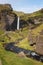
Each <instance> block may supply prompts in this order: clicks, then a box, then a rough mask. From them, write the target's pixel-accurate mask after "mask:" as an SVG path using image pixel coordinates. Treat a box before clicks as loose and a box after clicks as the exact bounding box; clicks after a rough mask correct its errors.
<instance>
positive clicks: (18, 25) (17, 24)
mask: <svg viewBox="0 0 43 65" xmlns="http://www.w3.org/2000/svg"><path fill="white" fill-rule="evenodd" d="M17 30H19V16H18V19H17Z"/></svg>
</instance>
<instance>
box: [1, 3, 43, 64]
mask: <svg viewBox="0 0 43 65" xmlns="http://www.w3.org/2000/svg"><path fill="white" fill-rule="evenodd" d="M17 16H19V17H20V26H21V27H20V29H19V30H17ZM34 20H36V21H34ZM34 22H41V23H38V24H35V23H34ZM42 22H43V9H41V10H39V11H36V12H34V13H31V14H25V13H23V12H17V11H13V9H12V7H11V5H9V4H4V5H3V6H2V5H0V65H43V63H42V62H40V61H36V60H34V59H32V58H28V57H26V56H25V57H20V56H19V54H16V53H14V52H11V51H7V50H5V48H4V44H6V43H11V42H15V43H16V44H15V46H18V47H20V48H23V49H28V50H32V51H34V47H32V46H30V45H29V44H30V41H29V37H28V36H29V30H30V29H31V30H32V33H33V34H34V36H37V35H39V32H41V31H42V30H43V23H42ZM29 24H30V26H29ZM32 27H34V28H32Z"/></svg>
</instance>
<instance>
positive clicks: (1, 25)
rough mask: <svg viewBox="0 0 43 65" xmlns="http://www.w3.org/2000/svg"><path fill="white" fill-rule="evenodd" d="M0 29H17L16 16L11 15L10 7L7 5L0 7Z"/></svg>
mask: <svg viewBox="0 0 43 65" xmlns="http://www.w3.org/2000/svg"><path fill="white" fill-rule="evenodd" d="M1 7H3V9H1V10H0V29H2V30H7V31H10V30H15V29H17V26H16V24H17V15H16V14H15V13H13V10H12V7H11V5H9V4H5V5H0V8H1Z"/></svg>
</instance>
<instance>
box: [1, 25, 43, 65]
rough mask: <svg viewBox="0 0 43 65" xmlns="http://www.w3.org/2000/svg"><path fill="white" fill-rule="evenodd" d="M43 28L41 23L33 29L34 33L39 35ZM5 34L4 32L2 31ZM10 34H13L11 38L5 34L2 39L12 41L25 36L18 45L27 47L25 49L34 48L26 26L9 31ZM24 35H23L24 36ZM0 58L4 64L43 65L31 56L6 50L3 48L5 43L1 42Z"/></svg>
mask: <svg viewBox="0 0 43 65" xmlns="http://www.w3.org/2000/svg"><path fill="white" fill-rule="evenodd" d="M42 29H43V24H42V25H40V26H39V27H37V28H35V29H33V33H36V34H35V35H37V34H38V33H39V32H40V31H41V30H42ZM2 34H3V33H2ZM8 35H9V36H11V39H10V40H9V38H8V37H7V36H6V35H5V36H3V37H1V39H2V38H3V39H4V40H5V42H9V41H10V42H11V41H14V40H17V39H20V38H24V39H23V40H22V41H20V42H19V43H18V44H17V46H18V47H21V48H25V49H29V50H33V47H31V46H29V41H28V39H27V35H28V30H27V29H26V28H24V29H23V31H22V32H21V31H18V32H17V31H16V32H11V33H8ZM22 35H23V37H22ZM0 59H1V61H2V65H43V63H41V62H39V61H36V60H33V59H30V58H26V57H25V58H21V57H19V56H18V55H17V54H15V53H13V52H10V51H6V50H5V49H4V48H3V43H2V42H0Z"/></svg>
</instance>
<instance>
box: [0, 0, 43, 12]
mask: <svg viewBox="0 0 43 65" xmlns="http://www.w3.org/2000/svg"><path fill="white" fill-rule="evenodd" d="M6 3H8V4H11V5H12V7H13V9H14V10H16V11H23V12H25V13H31V12H34V11H37V10H39V9H41V8H43V0H0V4H6Z"/></svg>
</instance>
